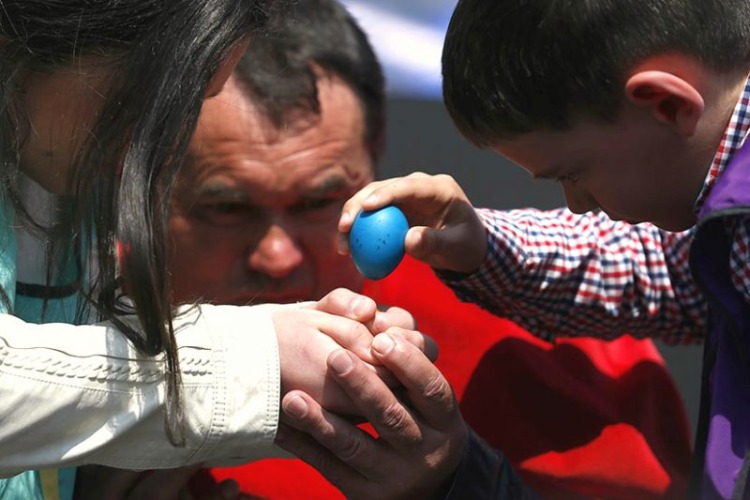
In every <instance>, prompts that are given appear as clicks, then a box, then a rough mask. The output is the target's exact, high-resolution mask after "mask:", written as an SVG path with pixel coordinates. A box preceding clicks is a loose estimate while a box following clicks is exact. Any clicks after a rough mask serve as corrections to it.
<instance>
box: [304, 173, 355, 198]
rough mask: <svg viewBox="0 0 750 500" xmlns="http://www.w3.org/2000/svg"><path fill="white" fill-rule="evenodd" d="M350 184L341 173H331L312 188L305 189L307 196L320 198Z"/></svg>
mask: <svg viewBox="0 0 750 500" xmlns="http://www.w3.org/2000/svg"><path fill="white" fill-rule="evenodd" d="M348 186H349V183H348V182H347V181H346V178H344V177H343V176H341V175H331V176H329V177H326V178H325V179H323V180H322V181H321V182H318V183H317V184H315V185H314V186H312V187H311V188H310V189H307V190H305V197H306V198H320V197H323V196H325V195H327V194H330V193H335V192H338V191H341V190H343V189H345V188H347V187H348Z"/></svg>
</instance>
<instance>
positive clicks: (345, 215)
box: [339, 212, 352, 226]
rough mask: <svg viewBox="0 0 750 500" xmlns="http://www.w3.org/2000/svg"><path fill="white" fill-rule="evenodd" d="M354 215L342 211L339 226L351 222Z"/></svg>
mask: <svg viewBox="0 0 750 500" xmlns="http://www.w3.org/2000/svg"><path fill="white" fill-rule="evenodd" d="M351 218H352V216H351V215H349V212H342V213H341V219H339V226H341V225H343V224H346V223H347V222H349V219H351Z"/></svg>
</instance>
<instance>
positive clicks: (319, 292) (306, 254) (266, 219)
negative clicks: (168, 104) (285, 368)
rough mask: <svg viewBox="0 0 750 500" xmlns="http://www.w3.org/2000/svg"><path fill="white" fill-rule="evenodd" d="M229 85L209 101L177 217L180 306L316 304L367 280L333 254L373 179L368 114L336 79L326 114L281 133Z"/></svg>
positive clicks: (179, 191)
mask: <svg viewBox="0 0 750 500" xmlns="http://www.w3.org/2000/svg"><path fill="white" fill-rule="evenodd" d="M241 85H242V83H241V82H239V81H238V80H236V79H235V77H232V78H230V79H229V81H228V82H227V83H226V85H225V87H224V89H223V90H222V92H221V93H220V94H219V95H218V96H216V97H215V98H213V99H209V100H207V101H206V102H205V103H204V106H203V109H202V112H201V116H200V119H199V123H198V127H197V129H196V133H195V135H194V137H193V140H192V141H191V144H190V150H189V161H188V162H187V164H186V165H185V167H183V169H182V171H181V173H180V176H179V178H178V183H177V186H176V188H175V193H174V201H173V204H172V212H171V217H170V232H171V236H172V237H171V240H172V244H173V247H174V250H173V252H172V253H173V262H172V265H171V272H172V280H173V281H172V290H173V294H174V295H173V299H174V301H175V302H177V303H182V302H192V301H195V300H206V301H209V302H214V303H230V304H256V303H263V302H275V303H283V302H294V301H304V300H311V299H318V298H320V297H322V296H323V295H325V294H326V293H327V292H329V291H330V290H332V289H334V288H337V287H346V288H350V289H354V290H357V289H358V288H359V287H360V286H361V283H362V280H363V279H362V277H361V276H360V275H359V274H358V273H357V271H356V270H355V268H354V266H353V264H352V263H351V259H349V258H348V257H342V256H340V255H338V253H337V248H336V241H337V226H336V225H337V221H338V215H339V213H340V210H341V206H342V205H343V203H344V201H346V200H347V199H348V198H349V197H350V196H351V195H352V194H353V193H355V192H356V191H357V190H358V189H360V188H361V187H362V186H364V185H365V184H366V183H368V182H370V181H371V180H372V178H373V164H372V160H371V157H370V153H369V150H368V149H367V147H366V145H365V143H364V121H363V113H362V110H361V106H360V104H359V101H358V99H357V97H356V96H355V95H354V93H353V92H352V91H351V90H350V89H349V87H348V86H347V85H346V84H345V83H343V82H342V81H340V80H338V79H337V78H321V79H320V80H319V84H318V90H319V99H320V105H321V114H320V116H319V117H316V116H314V115H310V114H304V115H301V116H300V117H299V118H298V119H297V120H295V122H294V123H292V124H290V126H287V127H283V130H276V128H275V127H274V126H273V125H272V124H270V123H269V122H268V121H267V120H266V119H265V118H264V117H263V116H262V115H261V114H259V113H258V112H257V111H256V110H255V109H254V108H253V105H252V104H251V103H250V102H249V101H248V98H247V97H246V95H245V93H244V92H243V89H242V87H241Z"/></svg>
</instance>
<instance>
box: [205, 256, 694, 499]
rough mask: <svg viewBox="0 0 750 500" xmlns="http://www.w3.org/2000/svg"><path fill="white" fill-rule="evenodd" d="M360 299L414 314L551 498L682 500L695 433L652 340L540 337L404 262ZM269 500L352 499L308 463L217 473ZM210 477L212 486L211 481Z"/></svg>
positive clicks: (479, 411)
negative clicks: (464, 299) (457, 295)
mask: <svg viewBox="0 0 750 500" xmlns="http://www.w3.org/2000/svg"><path fill="white" fill-rule="evenodd" d="M363 293H364V294H366V295H369V296H371V297H372V298H374V299H375V300H376V301H377V302H378V303H380V304H387V305H397V306H400V307H403V308H405V309H407V310H408V311H410V312H411V313H412V314H413V315H414V316H415V318H416V319H417V326H418V328H419V330H420V331H422V332H424V333H426V334H428V335H430V336H431V337H432V338H433V339H435V341H436V342H437V343H438V346H439V348H440V354H439V359H438V360H437V363H436V364H437V366H438V367H439V368H440V370H441V371H442V372H443V373H444V374H445V376H446V377H447V379H448V380H449V381H450V382H451V384H452V385H453V387H454V389H455V391H456V395H457V397H458V398H459V400H460V401H461V409H462V411H463V414H464V418H465V419H466V421H467V422H468V423H469V425H470V426H471V427H472V428H473V429H474V430H475V431H477V433H478V434H480V435H481V436H482V437H483V438H484V439H486V440H487V441H488V442H489V443H490V444H491V445H493V446H494V447H496V448H498V449H500V450H501V451H502V452H503V453H505V455H506V456H507V457H508V459H509V460H510V461H511V462H512V463H513V464H514V466H515V467H516V468H517V470H518V471H519V473H520V474H521V476H522V477H523V478H524V480H525V481H527V483H528V484H529V485H531V486H532V487H533V488H535V489H536V490H537V491H538V492H539V493H541V494H543V495H545V496H547V497H550V498H586V497H604V498H633V499H644V498H682V497H683V496H684V493H685V491H686V488H687V475H688V472H689V460H690V452H691V450H690V431H689V425H688V420H687V416H686V413H685V410H684V407H683V404H682V400H681V399H680V396H679V394H678V392H677V389H676V388H675V385H674V383H673V381H672V379H671V377H670V376H669V374H668V372H667V370H666V368H665V366H664V362H663V360H662V359H661V356H660V355H659V353H658V351H657V350H656V348H655V347H654V345H653V344H652V343H651V342H650V341H648V340H635V339H633V338H631V337H623V338H621V339H619V340H617V341H613V342H604V341H599V340H595V339H569V340H560V341H558V342H556V343H554V344H550V343H546V342H544V341H541V340H539V339H536V338H534V337H532V336H531V335H530V334H528V333H526V332H525V331H523V330H522V329H520V328H519V327H518V326H516V325H515V324H513V323H511V322H509V321H507V320H504V319H501V318H497V317H495V316H493V315H491V314H489V313H488V312H486V311H483V310H481V309H479V308H478V307H477V306H475V305H473V304H466V303H461V302H459V301H458V300H457V299H456V298H455V296H454V295H453V293H452V291H451V290H450V289H448V288H447V287H446V286H444V285H443V284H442V283H440V282H439V281H438V279H437V278H436V277H435V276H434V274H433V273H432V271H431V270H430V269H429V268H428V267H427V266H425V265H424V264H421V263H419V262H417V261H414V260H411V259H409V258H407V259H406V260H405V261H404V262H403V263H402V264H401V265H400V266H399V268H398V269H397V270H396V271H395V272H394V273H393V274H392V275H391V276H389V277H388V278H386V279H384V280H381V281H378V282H368V283H367V284H366V285H365V287H364V290H363ZM211 474H212V475H213V476H214V478H216V479H219V480H222V479H226V478H233V479H235V480H236V481H237V482H239V483H240V485H241V488H242V490H243V491H244V492H247V493H249V494H252V495H257V496H260V497H265V498H273V499H287V498H288V499H298V498H308V499H315V498H326V499H328V498H343V496H342V495H341V494H340V493H339V492H338V491H337V490H336V489H335V488H333V487H332V486H331V485H330V484H329V483H327V482H326V481H325V479H323V478H322V476H321V475H320V474H318V473H317V472H316V471H315V470H314V469H312V468H311V467H309V466H307V465H306V464H304V463H302V462H301V461H299V460H263V461H259V462H255V463H252V464H248V465H245V466H241V467H235V468H226V469H213V470H212V471H211ZM203 479H204V480H205V479H206V478H205V477H204V478H203Z"/></svg>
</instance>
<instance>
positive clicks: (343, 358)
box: [329, 350, 352, 375]
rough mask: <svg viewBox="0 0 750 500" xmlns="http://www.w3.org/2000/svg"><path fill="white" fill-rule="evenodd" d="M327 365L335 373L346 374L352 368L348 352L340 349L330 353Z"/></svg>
mask: <svg viewBox="0 0 750 500" xmlns="http://www.w3.org/2000/svg"><path fill="white" fill-rule="evenodd" d="M329 365H330V367H331V370H333V371H334V373H336V374H337V375H346V374H347V372H349V370H351V368H352V360H351V358H350V357H349V353H348V352H346V351H344V350H340V351H337V352H335V353H333V354H331V357H330V358H329Z"/></svg>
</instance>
